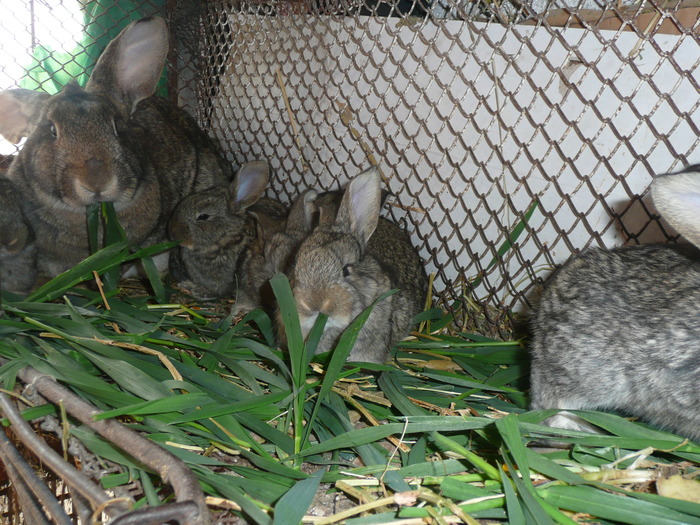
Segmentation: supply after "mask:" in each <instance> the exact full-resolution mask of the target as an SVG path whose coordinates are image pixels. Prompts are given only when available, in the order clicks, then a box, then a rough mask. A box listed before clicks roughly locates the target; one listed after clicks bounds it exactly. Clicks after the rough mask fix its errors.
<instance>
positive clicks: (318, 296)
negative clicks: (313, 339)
mask: <svg viewBox="0 0 700 525" xmlns="http://www.w3.org/2000/svg"><path fill="white" fill-rule="evenodd" d="M294 298H295V300H296V303H297V310H298V311H299V321H300V322H301V327H302V333H303V334H304V337H306V336H307V335H308V332H309V330H311V328H312V327H313V325H314V322H316V318H317V317H318V315H319V313H323V314H325V315H327V316H328V320H327V321H326V330H330V329H333V328H341V329H342V328H345V327H346V326H348V325H349V324H350V321H352V319H353V317H354V316H353V315H352V314H353V311H352V303H353V296H352V294H351V293H350V292H349V290H346V289H345V288H343V287H342V286H331V287H329V288H326V289H322V290H314V291H312V292H310V293H309V292H306V291H301V290H299V289H297V290H295V291H294Z"/></svg>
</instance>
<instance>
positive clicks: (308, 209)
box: [286, 190, 318, 233]
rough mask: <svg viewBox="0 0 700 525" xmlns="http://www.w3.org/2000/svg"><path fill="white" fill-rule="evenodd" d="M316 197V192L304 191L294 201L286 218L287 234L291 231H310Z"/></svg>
mask: <svg viewBox="0 0 700 525" xmlns="http://www.w3.org/2000/svg"><path fill="white" fill-rule="evenodd" d="M316 197H318V192H316V190H306V191H305V192H304V193H303V194H301V195H300V196H299V197H298V198H297V200H296V201H294V204H293V205H292V209H291V210H289V216H288V217H287V228H286V231H287V233H290V232H293V231H297V232H310V231H311V226H312V224H311V223H312V221H313V215H314V212H315V211H316V210H315V208H314V201H315V200H316Z"/></svg>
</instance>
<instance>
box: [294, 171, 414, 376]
mask: <svg viewBox="0 0 700 525" xmlns="http://www.w3.org/2000/svg"><path fill="white" fill-rule="evenodd" d="M381 199H382V194H381V190H380V177H379V173H378V171H377V170H376V169H371V170H368V171H366V172H364V173H362V174H360V175H358V176H357V177H355V179H353V180H352V181H351V182H350V184H349V185H348V187H347V188H346V190H345V193H344V194H343V198H342V201H341V203H340V207H339V208H338V212H337V217H336V218H335V220H334V221H332V222H330V223H328V224H326V223H325V221H323V220H321V222H320V224H319V226H318V227H316V229H315V230H313V232H311V234H310V235H309V236H308V237H307V238H306V239H304V240H303V242H302V243H301V246H300V247H299V249H298V252H297V254H296V257H295V260H294V264H293V268H292V270H291V274H292V282H293V287H292V291H293V293H294V299H295V302H296V304H297V310H298V311H299V318H300V321H301V326H302V332H303V334H304V336H305V337H306V336H307V335H308V333H309V331H310V330H311V327H312V326H313V324H314V322H315V320H316V318H317V317H318V315H319V314H320V313H323V314H325V315H327V316H328V319H327V322H326V325H325V329H324V332H323V335H322V336H321V339H320V341H319V343H318V347H317V352H318V353H321V352H326V351H329V350H332V349H333V348H334V347H335V344H336V343H337V342H338V338H339V337H340V335H341V333H342V331H343V330H344V329H345V328H347V326H348V325H349V324H350V323H351V322H352V321H353V320H354V319H355V318H356V317H357V316H358V315H359V314H360V313H361V312H362V311H363V310H364V309H365V308H367V307H368V306H370V304H372V302H373V301H374V300H376V299H377V298H378V297H379V296H381V295H382V294H383V293H385V292H388V291H390V290H393V289H398V292H397V293H395V294H394V295H390V296H389V297H387V298H386V299H384V300H383V301H380V302H379V303H378V304H376V305H375V307H374V309H373V310H372V313H371V314H370V316H369V318H368V319H367V321H366V323H365V324H364V326H363V328H362V330H361V331H360V333H359V335H358V338H357V341H356V343H355V346H354V347H353V350H352V352H351V353H350V356H349V359H351V360H353V361H368V362H375V363H381V362H384V361H385V360H386V359H387V358H388V357H389V354H390V350H391V347H392V346H393V345H394V344H395V343H397V342H398V341H400V340H401V339H402V338H403V337H405V336H406V335H408V332H409V330H410V327H411V323H412V321H413V317H414V316H415V315H416V314H417V313H419V312H420V310H421V307H422V303H423V301H424V299H425V294H426V291H427V277H426V274H425V270H424V268H423V264H422V262H421V260H420V257H419V256H418V253H417V252H416V250H415V248H414V247H413V245H412V244H411V241H410V239H409V237H408V235H407V234H406V232H404V231H403V230H402V229H401V228H399V227H398V226H397V225H396V224H394V223H392V222H390V221H388V220H386V219H384V218H380V217H379V210H380V207H381Z"/></svg>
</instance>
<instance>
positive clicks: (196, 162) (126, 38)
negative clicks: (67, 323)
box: [0, 17, 231, 277]
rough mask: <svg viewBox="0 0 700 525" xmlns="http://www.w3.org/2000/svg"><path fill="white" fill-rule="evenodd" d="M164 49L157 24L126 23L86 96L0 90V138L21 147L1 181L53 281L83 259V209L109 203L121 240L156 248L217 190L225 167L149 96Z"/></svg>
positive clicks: (73, 89) (195, 130)
mask: <svg viewBox="0 0 700 525" xmlns="http://www.w3.org/2000/svg"><path fill="white" fill-rule="evenodd" d="M167 52H168V31H167V27H166V25H165V22H164V21H163V20H162V19H161V18H157V17H154V18H145V19H142V20H138V21H135V22H132V23H131V24H130V25H129V26H127V27H126V28H125V29H124V30H123V31H122V32H121V33H120V34H119V35H118V36H117V37H116V38H115V39H114V40H112V42H110V44H109V45H108V46H107V48H106V49H105V50H104V52H103V53H102V55H101V56H100V58H99V60H98V62H97V64H96V65H95V68H94V71H93V73H92V75H91V77H90V80H89V81H88V83H87V86H86V87H85V89H83V88H81V87H79V86H78V85H77V84H69V85H67V86H66V87H65V88H64V89H63V91H61V92H60V93H58V94H56V95H53V96H50V95H48V94H45V93H37V92H33V91H29V90H23V89H13V90H9V91H4V92H1V93H0V133H2V135H3V136H5V137H6V138H8V139H9V140H11V141H13V142H18V141H19V140H20V138H21V137H23V136H26V137H27V141H26V143H25V145H24V146H23V148H22V149H21V151H20V152H19V154H18V156H17V158H16V159H15V161H14V162H13V163H12V165H11V167H10V169H9V171H8V175H7V176H8V178H9V179H10V180H12V182H13V183H14V184H15V186H16V188H17V190H18V192H19V193H20V195H21V199H22V209H23V212H24V215H25V216H26V217H27V219H28V221H29V223H30V224H31V226H32V228H33V230H34V233H35V235H36V245H37V252H38V253H37V254H38V265H39V271H40V273H41V274H42V275H43V276H47V277H52V276H55V275H56V274H58V273H60V272H62V271H64V270H66V269H68V268H70V267H72V266H73V265H75V264H76V263H78V262H79V261H81V260H82V259H83V258H85V257H86V256H87V255H89V247H88V235H87V228H86V220H85V206H86V205H90V204H95V203H100V202H108V201H109V202H113V203H114V207H115V209H116V211H117V216H118V218H119V220H120V222H121V225H122V226H123V227H124V230H125V231H126V233H127V235H128V237H129V239H130V241H132V242H133V243H136V244H140V245H146V244H151V243H155V242H160V241H164V240H165V239H166V235H165V231H166V224H167V221H168V219H169V217H170V214H171V212H172V210H173V209H174V207H175V205H176V204H177V203H178V202H179V201H180V200H181V199H182V198H183V197H184V196H186V195H188V194H191V193H193V192H195V191H199V190H202V189H205V188H208V187H211V186H213V185H215V184H226V183H227V181H228V180H229V179H230V176H231V173H230V168H229V166H228V165H227V163H226V162H225V161H224V159H223V157H222V156H221V154H220V152H219V148H218V147H217V146H216V144H215V143H214V142H213V141H212V140H211V139H210V138H209V137H207V136H206V134H205V133H204V132H202V131H201V130H200V129H199V127H198V126H197V124H196V122H195V121H194V119H192V117H190V116H189V115H188V114H187V113H185V112H184V111H183V110H181V109H179V108H176V107H175V106H173V105H172V104H171V103H169V102H168V101H166V100H165V99H162V98H158V97H156V96H153V94H154V92H155V89H156V86H157V83H158V79H159V78H160V75H161V72H162V69H163V64H164V62H165V58H166V54H167Z"/></svg>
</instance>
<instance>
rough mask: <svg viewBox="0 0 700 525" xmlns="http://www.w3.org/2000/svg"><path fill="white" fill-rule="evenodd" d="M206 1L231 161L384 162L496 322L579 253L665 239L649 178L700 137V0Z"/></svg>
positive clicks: (401, 201)
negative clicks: (628, 0) (699, 3)
mask: <svg viewBox="0 0 700 525" xmlns="http://www.w3.org/2000/svg"><path fill="white" fill-rule="evenodd" d="M201 9H202V11H201V15H202V19H201V20H202V30H203V37H202V42H201V44H202V45H201V47H200V50H199V53H200V54H201V57H200V60H198V62H197V64H198V65H197V71H196V72H191V76H192V77H193V78H195V79H196V80H198V86H199V87H198V97H199V101H200V105H199V109H200V113H199V117H200V119H201V120H202V122H203V123H204V124H205V125H207V126H208V127H210V129H211V131H212V132H213V133H214V134H215V135H216V136H217V137H218V138H219V139H220V140H221V141H222V143H223V145H224V148H225V149H226V150H227V151H228V152H229V155H230V159H231V160H232V161H233V162H235V163H238V164H240V163H242V162H245V161H249V160H253V159H257V158H267V159H268V160H269V162H270V164H271V165H272V167H273V169H274V172H275V177H274V180H273V182H272V188H271V193H272V194H274V195H276V196H278V197H280V198H281V199H282V200H285V201H289V200H290V199H292V198H294V197H295V196H296V195H298V194H299V193H300V192H301V191H302V190H303V189H305V188H307V187H318V188H323V189H329V188H336V187H340V186H342V185H344V184H345V183H346V181H347V180H348V179H349V178H351V177H352V176H354V175H355V174H357V173H359V172H360V171H361V170H363V169H365V168H367V167H369V166H370V165H372V164H376V165H378V166H379V167H380V168H381V170H382V173H383V175H384V177H385V183H386V185H387V187H388V188H389V189H390V190H391V191H392V193H393V194H394V196H395V198H394V199H393V200H392V205H391V206H390V207H389V210H388V213H389V214H390V215H392V216H393V217H394V218H395V219H397V220H399V221H401V222H403V223H404V224H406V227H407V229H408V230H409V231H410V232H411V233H412V235H413V240H414V242H415V244H416V246H418V247H419V248H420V250H421V253H422V255H423V257H424V259H425V261H426V264H427V267H428V270H429V271H430V272H435V274H436V283H435V288H436V290H437V291H438V292H442V298H443V299H445V300H446V302H448V303H449V302H450V300H451V299H452V298H454V297H460V296H462V294H464V293H465V292H466V293H467V295H468V296H469V297H470V298H471V299H477V300H478V303H479V304H481V305H482V306H483V308H481V309H479V310H477V311H475V312H473V313H472V317H474V319H475V320H476V319H477V318H483V316H484V315H486V319H485V321H486V326H493V324H494V323H495V322H496V321H497V320H498V317H499V316H501V314H502V312H511V311H516V312H517V311H520V310H525V309H526V307H527V305H528V304H529V297H530V294H531V292H532V288H533V286H534V284H535V283H536V282H537V280H538V278H539V277H544V276H546V274H547V272H548V270H549V269H551V267H552V266H553V265H554V264H556V263H560V262H562V261H563V260H565V259H566V258H567V257H568V256H569V255H570V254H571V253H572V252H574V251H577V250H579V249H581V248H583V247H585V246H587V245H589V244H596V245H604V246H612V245H617V244H622V243H626V242H648V241H651V240H655V239H664V238H665V231H664V230H662V229H661V228H660V225H659V223H658V220H657V219H656V218H655V217H654V215H653V210H652V209H651V208H650V206H649V203H648V201H647V200H646V199H645V198H644V193H645V191H646V188H647V186H648V184H649V182H650V180H651V176H652V175H653V174H654V173H661V172H667V171H671V170H674V169H678V168H680V167H682V166H683V165H685V164H687V163H688V162H690V161H692V160H693V152H694V150H695V148H696V146H697V142H698V136H697V128H696V124H695V117H696V115H697V110H698V96H697V93H698V80H697V73H696V69H697V65H698V57H700V54H699V53H698V40H697V28H696V22H695V21H696V18H697V12H698V8H697V7H696V6H695V4H691V3H689V2H676V3H671V4H669V3H668V2H664V3H654V2H647V3H642V4H640V3H634V4H633V5H625V4H624V3H616V4H615V5H614V6H610V3H608V2H605V3H596V2H585V3H583V2H581V3H576V2H568V3H567V2H532V3H530V4H528V5H526V4H520V3H515V2H513V3H507V2H506V3H501V4H500V5H498V4H497V3H491V2H488V3H482V2H459V3H454V2H452V1H451V0H450V1H447V2H440V3H433V5H421V4H417V3H411V2H408V3H406V2H399V3H398V4H394V3H385V2H379V3H376V2H374V3H371V4H359V3H345V2H340V3H330V4H329V3H325V4H318V3H312V2H292V1H287V2H204V3H202V4H201ZM183 66H184V69H185V70H187V66H186V64H183ZM521 230H522V231H521ZM509 241H512V242H509ZM482 321H483V319H482ZM480 324H481V325H482V326H485V325H484V324H483V322H481V323H480ZM496 324H498V323H496Z"/></svg>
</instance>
